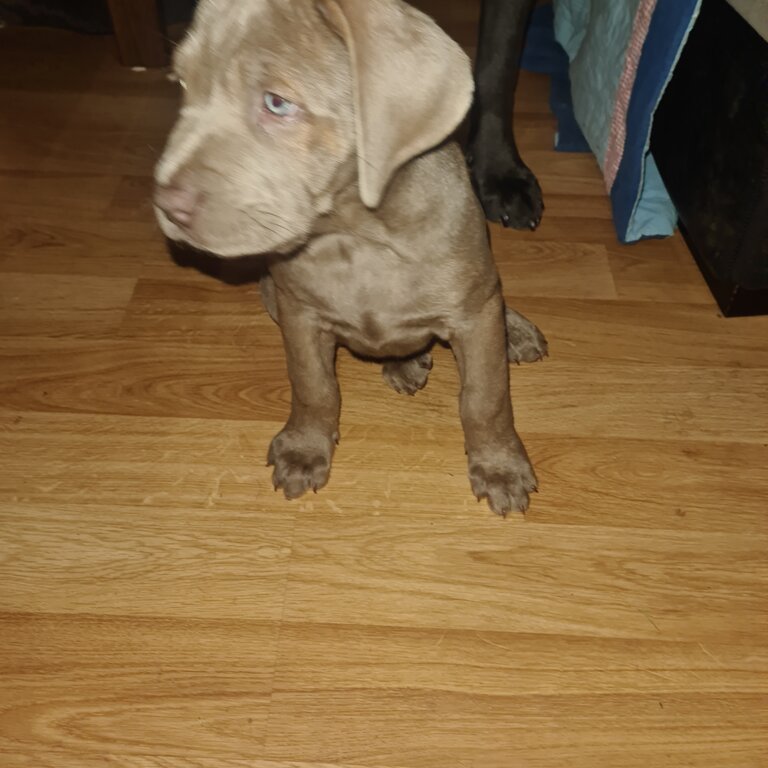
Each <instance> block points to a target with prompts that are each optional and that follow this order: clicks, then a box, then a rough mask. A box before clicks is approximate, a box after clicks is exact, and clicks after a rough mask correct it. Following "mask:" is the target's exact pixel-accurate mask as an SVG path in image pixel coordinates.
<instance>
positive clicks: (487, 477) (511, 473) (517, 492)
mask: <svg viewBox="0 0 768 768" xmlns="http://www.w3.org/2000/svg"><path fill="white" fill-rule="evenodd" d="M499 459H500V457H494V460H493V461H472V460H471V459H470V462H469V482H470V484H471V486H472V492H473V493H474V494H475V496H476V497H477V500H478V501H480V500H481V499H486V500H487V501H488V506H489V507H490V508H491V510H492V511H493V512H495V513H496V514H497V515H501V516H502V517H506V515H507V513H509V512H511V511H512V510H513V509H519V510H520V511H521V512H525V510H526V509H528V502H529V497H528V494H530V493H533V492H534V491H535V490H536V489H537V482H536V475H535V474H534V472H533V467H531V464H530V462H529V461H528V458H527V456H525V454H524V453H522V454H521V453H517V452H514V453H508V454H507V455H506V456H505V460H504V461H500V460H499Z"/></svg>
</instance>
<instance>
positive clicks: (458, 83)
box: [319, 0, 474, 208]
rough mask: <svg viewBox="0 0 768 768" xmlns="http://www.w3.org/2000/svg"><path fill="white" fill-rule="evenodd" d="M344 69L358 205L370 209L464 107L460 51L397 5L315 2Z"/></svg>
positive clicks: (468, 91) (466, 95) (466, 83)
mask: <svg viewBox="0 0 768 768" xmlns="http://www.w3.org/2000/svg"><path fill="white" fill-rule="evenodd" d="M319 7H320V10H321V12H322V13H323V15H324V16H325V18H326V19H327V20H328V21H329V23H330V24H331V26H332V27H333V28H334V29H335V30H336V32H337V33H338V34H339V35H340V36H341V37H342V39H343V40H344V41H345V42H346V45H347V48H348V49H349V55H350V60H351V65H352V80H353V93H354V107H355V126H356V134H357V165H358V176H359V180H360V198H361V199H362V201H363V203H364V204H365V205H366V206H368V207H369V208H376V207H377V206H378V205H379V204H380V203H381V200H382V198H383V196H384V192H385V190H386V187H387V184H388V182H389V180H390V179H391V178H392V175H393V174H394V173H395V171H396V170H397V169H398V168H399V167H400V166H401V165H403V163H405V162H406V161H408V160H410V159H411V158H413V157H416V156H417V155H419V154H421V153H422V152H425V151H426V150H428V149H431V148H432V147H434V146H436V145H437V144H439V143H440V142H441V141H442V140H443V139H445V138H446V137H447V136H448V135H450V134H451V132H452V131H453V130H454V129H455V128H456V127H457V126H458V124H459V123H460V122H461V120H462V119H463V118H464V115H465V114H466V113H467V110H468V109H469V107H470V104H471V102H472V90H473V87H474V86H473V81H472V70H471V66H470V63H469V59H468V58H467V56H466V55H465V54H464V52H463V51H462V50H461V48H460V47H459V46H458V45H457V44H456V43H455V42H454V41H453V40H451V38H449V37H448V35H446V34H445V33H444V32H443V31H442V30H441V29H440V28H439V27H438V26H437V24H435V22H434V21H432V19H430V18H429V16H426V15H425V14H423V13H422V12H421V11H417V10H416V9H415V8H412V7H411V6H409V5H406V4H405V3H403V2H401V0H320V2H319Z"/></svg>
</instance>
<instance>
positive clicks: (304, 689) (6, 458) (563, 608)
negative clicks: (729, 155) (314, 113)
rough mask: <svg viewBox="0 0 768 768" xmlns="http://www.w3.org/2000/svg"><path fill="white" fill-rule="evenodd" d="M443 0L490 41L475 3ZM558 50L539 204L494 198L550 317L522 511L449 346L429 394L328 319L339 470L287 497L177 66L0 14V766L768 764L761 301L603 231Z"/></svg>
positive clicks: (524, 136)
mask: <svg viewBox="0 0 768 768" xmlns="http://www.w3.org/2000/svg"><path fill="white" fill-rule="evenodd" d="M421 5H422V7H424V8H425V9H426V10H427V11H430V12H432V13H434V14H435V15H436V16H437V17H438V20H439V21H440V22H441V23H442V24H443V25H444V26H445V28H446V29H447V30H448V31H449V32H450V33H451V34H453V35H454V36H455V37H456V38H457V39H458V40H460V41H461V42H462V44H463V45H465V47H467V48H468V49H470V50H473V46H474V38H475V24H476V20H477V10H478V5H477V4H476V3H468V2H460V1H459V0H451V2H448V3H445V2H438V0H424V2H423V3H421ZM548 88H549V85H548V81H547V78H546V77H543V76H541V75H532V74H529V73H524V75H523V77H522V79H521V82H520V88H519V92H518V98H517V112H518V120H517V136H518V141H519V144H520V146H521V149H522V151H523V154H524V157H525V158H526V160H527V162H529V164H530V165H531V167H532V168H533V169H534V171H535V172H536V173H537V175H538V177H539V179H540V181H541V184H542V187H543V189H544V194H545V198H546V206H547V207H546V212H545V216H544V219H543V221H542V224H541V226H540V227H539V229H538V230H537V231H536V232H514V231H508V230H503V229H501V228H499V227H495V226H493V227H491V236H492V241H493V245H494V252H495V255H496V259H497V262H498V264H499V271H500V273H501V275H502V278H503V282H504V289H505V294H506V296H507V299H508V301H509V302H510V304H512V305H513V306H515V307H516V308H518V309H519V310H520V311H522V312H523V313H525V314H526V315H527V316H528V317H530V318H531V319H532V320H534V321H535V322H536V323H537V324H538V325H540V327H541V328H542V330H543V331H544V332H545V333H546V335H547V337H548V339H549V342H550V353H551V354H550V358H549V359H548V360H547V361H545V362H542V363H538V364H536V365H529V366H520V367H513V369H512V371H511V385H512V391H513V398H514V403H515V413H516V419H517V423H518V427H519V429H520V431H521V433H522V435H523V437H524V439H525V440H526V444H527V446H528V448H529V451H530V453H531V456H532V458H533V461H534V464H535V466H536V469H537V473H538V476H539V480H540V486H541V493H539V494H538V495H537V496H536V497H535V499H534V500H533V504H532V507H531V509H530V511H529V512H528V513H527V515H526V516H525V517H522V516H515V517H510V518H509V519H508V520H505V521H504V520H501V519H498V518H495V517H494V516H493V515H491V514H490V513H489V512H488V510H487V509H486V508H485V506H484V505H479V504H477V503H476V501H475V500H474V498H473V497H472V495H471V493H470V490H469V485H468V482H467V479H466V464H465V462H466V459H465V456H464V453H463V438H462V433H461V428H460V424H459V420H458V408H457V394H458V378H457V374H456V366H455V363H454V361H453V358H452V355H451V354H450V352H449V351H448V350H446V349H443V348H441V347H437V348H436V349H435V352H434V355H435V366H434V369H433V371H432V372H431V374H430V381H429V384H428V386H427V388H426V389H425V390H424V391H423V392H419V393H418V394H417V395H416V396H415V397H412V398H407V397H402V396H400V395H397V394H396V393H394V392H393V391H391V390H390V389H388V388H387V387H386V386H385V384H384V383H383V381H382V378H381V373H380V366H377V365H374V364H371V363H364V362H361V361H359V360H357V359H355V358H353V357H352V356H351V355H350V354H348V353H346V352H344V351H341V352H340V354H339V357H338V365H337V368H338V372H339V378H340V383H341V390H342V397H343V409H342V423H341V431H342V442H341V444H340V446H339V448H338V451H337V455H336V458H335V463H334V468H333V471H332V475H331V481H330V483H329V485H328V486H327V487H326V488H325V489H323V490H322V491H321V492H320V493H319V494H318V495H316V496H315V495H311V496H309V497H305V498H302V499H298V500H295V501H292V502H288V501H286V500H285V499H283V498H282V496H281V495H280V494H276V493H274V492H273V490H272V487H271V481H270V470H269V469H268V468H267V467H266V466H265V455H266V450H267V446H268V444H269V441H270V439H271V437H272V436H273V435H274V434H275V432H276V431H277V430H278V429H279V428H280V426H281V425H282V423H283V421H284V419H285V418H286V416H287V413H288V408H289V399H290V393H289V388H288V384H287V378H286V371H285V361H284V355H283V350H282V344H281V340H280V334H279V331H278V329H277V328H276V327H275V326H274V324H273V323H272V321H271V320H270V319H269V317H268V316H267V314H266V313H265V311H264V310H263V308H262V306H261V303H260V298H259V290H258V285H257V283H256V282H254V279H253V278H254V274H255V273H254V272H253V265H252V264H248V263H246V264H240V263H238V264H233V263H229V264H223V263H220V262H216V261H205V262H201V261H198V262H196V265H197V267H200V269H198V268H195V266H189V265H187V266H186V267H183V266H180V265H179V264H177V263H174V261H173V260H172V259H171V258H170V257H169V255H168V252H167V249H166V246H165V244H164V242H163V240H162V237H161V236H160V233H159V231H158V229H157V226H156V225H155V223H154V221H153V215H152V207H151V202H150V201H151V191H152V167H153V165H154V162H155V160H156V158H157V156H158V154H159V153H160V151H161V148H162V146H163V142H164V139H165V136H166V134H167V131H168V129H169V127H170V125H171V124H172V121H173V119H174V114H175V111H176V109H177V107H178V93H177V89H176V87H175V86H174V85H172V84H171V83H169V82H168V81H167V80H166V78H165V74H164V73H163V72H143V73H140V72H132V71H130V70H126V69H121V68H120V67H118V66H117V65H116V62H115V55H114V49H113V48H112V47H111V41H110V40H108V39H102V38H81V37H77V36H75V35H70V34H67V33H63V32H53V31H47V30H35V31H32V30H25V31H22V30H10V29H4V30H0V765H2V766H3V768H6V767H7V768H102V767H107V768H245V766H248V768H454V767H455V768H480V767H481V766H482V768H497V767H498V768H510V766H512V767H513V768H517V767H518V766H520V767H521V768H529V767H530V768H560V766H564V765H568V766H573V768H603V767H605V768H613V767H617V766H621V767H622V768H648V766H653V767H654V768H665V767H666V766H670V768H671V767H675V768H677V767H678V766H679V767H681V768H682V766H695V767H696V768H722V766H728V768H762V767H763V766H765V765H766V759H765V755H766V754H768V653H767V652H766V644H765V637H766V636H768V626H767V621H766V619H767V618H768V591H767V590H766V583H767V582H768V556H767V555H766V551H767V550H768V524H766V513H767V512H768V470H767V469H766V467H768V437H767V435H768V318H742V319H734V320H725V319H724V318H722V317H721V316H720V315H719V314H718V312H717V308H716V305H715V303H714V302H713V300H712V298H711V296H710V294H709V292H708V290H707V288H706V285H705V283H704V281H703V279H702V277H701V275H700V274H699V272H698V270H697V269H696V266H695V264H694V262H693V260H692V259H691V257H690V254H689V253H688V251H687V249H686V247H685V245H684V243H683V241H682V240H681V239H680V237H679V236H677V235H676V236H675V237H673V238H670V239H668V240H663V241H660V240H658V241H648V242H643V243H639V244H637V245H634V246H622V245H619V244H618V243H617V241H616V237H615V232H614V229H613V223H612V222H611V218H610V206H609V202H608V198H607V196H606V194H605V191H604V185H603V181H602V179H601V177H600V175H599V172H598V169H597V164H596V163H595V160H594V158H593V157H591V156H589V155H573V154H562V153H556V152H554V151H553V150H552V148H551V147H552V140H553V134H554V130H555V123H554V120H553V118H552V116H551V114H550V112H549V109H548V103H547V102H548ZM181 258H182V259H186V260H187V261H188V260H189V257H188V256H182V257H181ZM201 269H202V270H207V271H208V272H209V273H212V274H213V276H212V274H205V273H204V271H201ZM217 278H221V279H217Z"/></svg>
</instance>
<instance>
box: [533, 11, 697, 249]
mask: <svg viewBox="0 0 768 768" xmlns="http://www.w3.org/2000/svg"><path fill="white" fill-rule="evenodd" d="M700 4H701V0H554V16H553V13H552V7H551V6H542V7H539V8H537V9H536V11H535V13H534V17H533V20H532V23H531V29H530V31H529V36H528V41H527V44H526V50H525V52H524V55H523V62H522V63H523V66H524V67H525V68H527V69H534V70H536V71H546V72H548V73H549V74H550V75H552V97H551V104H552V109H553V111H554V113H555V115H556V116H557V118H558V124H559V125H558V134H557V138H556V147H557V148H558V149H561V150H564V151H579V150H583V149H586V148H587V147H588V148H590V149H591V150H592V151H593V152H594V153H595V156H596V157H597V160H598V162H599V164H600V167H601V169H602V170H603V174H604V176H605V181H606V188H607V190H608V192H609V194H610V197H611V205H612V207H613V218H614V223H615V225H616V232H617V235H618V237H619V240H621V241H622V242H632V241H635V240H639V239H641V238H645V237H661V236H665V235H670V234H672V232H674V229H675V224H676V221H677V214H676V212H675V208H674V205H673V204H672V201H671V200H670V198H669V194H668V193H667V190H666V188H665V187H664V183H663V182H662V180H661V177H660V175H659V172H658V170H657V168H656V164H655V163H654V161H653V157H652V155H651V153H650V151H649V144H650V135H651V126H652V121H653V114H654V112H655V110H656V106H657V105H658V103H659V100H660V99H661V96H662V94H663V93H664V89H665V87H666V85H667V83H668V82H669V79H670V78H671V76H672V72H673V70H674V67H675V64H676V63H677V60H678V58H679V56H680V52H681V50H682V48H683V45H684V44H685V41H686V39H687V37H688V33H689V32H690V30H691V27H692V26H693V23H694V21H695V19H696V16H697V15H698V11H699V7H700ZM555 40H557V43H559V46H558V45H557V44H556V43H555V42H554V41H555ZM560 46H561V47H562V48H561V49H559V48H560ZM563 50H564V51H565V53H563V52H562V51H563Z"/></svg>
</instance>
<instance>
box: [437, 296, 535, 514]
mask: <svg viewBox="0 0 768 768" xmlns="http://www.w3.org/2000/svg"><path fill="white" fill-rule="evenodd" d="M451 346H452V348H453V352H454V354H455V355H456V361H457V363H458V365H459V374H460V376H461V395H460V401H459V403H460V411H461V422H462V425H463V427H464V440H465V446H466V450H467V457H468V460H469V480H470V483H471V485H472V490H473V492H474V494H475V496H477V498H478V499H482V498H486V499H487V500H488V506H489V507H490V508H491V509H492V510H493V511H494V512H496V513H497V514H499V515H506V514H507V512H509V511H510V510H511V509H513V508H517V509H519V510H520V511H523V512H524V511H525V510H526V509H527V508H528V494H529V493H530V492H531V491H534V490H535V489H536V476H535V475H534V473H533V469H532V467H531V463H530V461H529V460H528V454H527V453H526V452H525V448H524V447H523V444H522V442H521V440H520V438H519V437H518V435H517V432H516V431H515V426H514V420H513V417H512V401H511V400H510V396H509V368H508V366H507V351H506V335H505V325H504V304H503V302H502V300H501V297H500V296H498V295H496V296H494V297H493V298H491V299H490V300H489V301H488V302H486V304H485V305H484V306H483V307H482V308H481V309H480V311H479V312H477V314H475V315H474V316H472V317H471V318H469V319H468V320H466V321H465V322H464V323H462V324H461V326H460V327H458V328H457V329H456V331H455V333H454V335H453V338H452V339H451Z"/></svg>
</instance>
